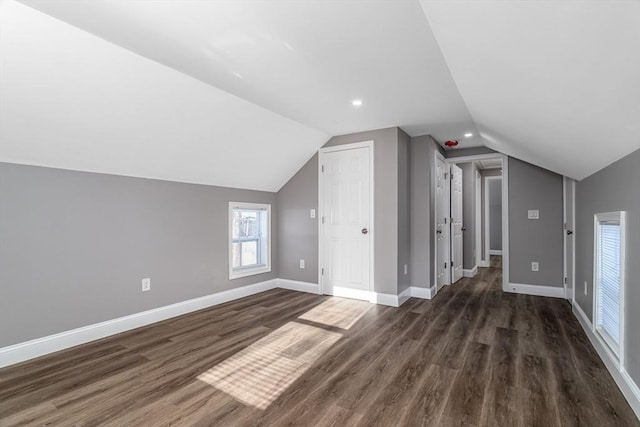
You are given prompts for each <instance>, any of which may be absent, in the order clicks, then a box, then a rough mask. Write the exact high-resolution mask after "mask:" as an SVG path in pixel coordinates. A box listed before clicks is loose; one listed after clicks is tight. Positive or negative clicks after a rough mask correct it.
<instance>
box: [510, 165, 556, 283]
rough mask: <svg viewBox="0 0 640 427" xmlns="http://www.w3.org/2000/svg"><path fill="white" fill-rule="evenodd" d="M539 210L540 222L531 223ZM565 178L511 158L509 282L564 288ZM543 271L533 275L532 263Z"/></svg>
mask: <svg viewBox="0 0 640 427" xmlns="http://www.w3.org/2000/svg"><path fill="white" fill-rule="evenodd" d="M529 209H538V210H539V211H540V219H538V220H530V219H527V211H528V210H529ZM562 210H563V207H562V176H560V175H558V174H556V173H553V172H551V171H548V170H546V169H542V168H539V167H537V166H534V165H531V164H529V163H525V162H523V161H520V160H517V159H514V158H512V157H509V256H510V258H509V275H510V276H509V281H510V282H511V283H522V284H529V285H543V286H553V287H562V286H563V285H562V283H563V274H564V272H563V256H564V254H563V251H562V242H563V234H562V233H563V229H562ZM532 261H538V262H539V263H540V271H538V272H534V271H531V262H532Z"/></svg>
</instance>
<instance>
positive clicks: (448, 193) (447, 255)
mask: <svg viewBox="0 0 640 427" xmlns="http://www.w3.org/2000/svg"><path fill="white" fill-rule="evenodd" d="M438 161H442V162H443V163H444V169H445V173H446V174H447V179H445V188H444V204H445V206H449V199H450V198H451V189H450V185H449V181H450V180H449V179H448V177H449V174H450V173H451V171H449V170H447V166H448V164H447V159H445V158H444V156H443V155H442V154H441V153H440V152H439V151H437V150H436V151H435V152H434V164H433V166H434V167H433V172H432V175H431V181H432V182H431V186H432V188H433V190H434V191H433V194H434V196H435V194H436V191H435V188H436V181H437V175H436V174H437V172H438V168H437V167H436V166H437V163H438ZM433 203H434V220H433V234H432V236H433V239H434V241H435V239H436V236H437V235H438V219H437V214H438V198H437V197H434V200H433ZM447 213H448V210H447V209H445V215H447V217H448V218H451V215H450V214H447ZM449 213H450V212H449ZM447 225H448V226H447V227H443V229H442V232H443V233H446V234H447V235H446V237H445V239H444V262H445V264H446V265H447V266H448V267H450V266H451V262H450V260H451V256H450V254H451V251H450V244H451V237H450V232H449V231H450V228H449V226H450V224H449V221H448V222H447ZM433 266H434V269H433V283H434V284H435V287H436V293H438V268H439V267H438V266H439V263H438V243H437V241H435V244H434V246H433ZM450 271H451V270H450V268H448V269H447V273H446V274H445V276H446V279H447V280H446V283H445V284H444V285H448V284H450V283H451V273H450ZM444 285H443V286H444Z"/></svg>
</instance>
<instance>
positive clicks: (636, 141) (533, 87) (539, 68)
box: [422, 1, 640, 179]
mask: <svg viewBox="0 0 640 427" xmlns="http://www.w3.org/2000/svg"><path fill="white" fill-rule="evenodd" d="M422 6H423V8H424V11H425V15H426V16H427V18H428V21H429V24H430V26H431V28H432V29H433V32H434V34H435V36H436V38H437V40H438V43H439V45H440V48H441V49H442V52H443V54H444V57H445V59H446V61H447V64H448V65H449V69H450V70H451V73H452V75H453V78H454V80H455V82H456V84H457V86H458V88H459V89H460V92H461V93H462V96H463V98H464V100H465V103H466V105H467V107H468V109H469V112H470V114H471V116H472V117H473V120H474V121H475V123H476V125H477V127H478V130H479V131H480V134H481V135H482V137H483V138H484V140H485V141H486V145H487V146H489V147H490V148H493V149H495V150H498V151H501V152H503V153H506V154H509V155H513V156H514V157H518V158H520V159H522V160H525V161H528V162H530V163H534V164H537V165H540V166H543V167H545V168H547V169H550V170H552V171H555V172H558V173H561V174H563V175H567V176H569V177H572V178H575V179H583V178H585V177H587V176H588V175H590V174H592V173H594V172H596V171H598V170H599V169H601V168H603V167H605V166H607V165H608V164H610V163H612V162H613V161H615V160H618V159H620V158H621V157H624V156H625V155H627V154H629V153H631V152H632V151H635V150H636V149H638V148H640V2H638V1H473V2H469V1H423V2H422Z"/></svg>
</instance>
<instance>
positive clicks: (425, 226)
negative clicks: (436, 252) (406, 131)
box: [409, 136, 434, 288]
mask: <svg viewBox="0 0 640 427" xmlns="http://www.w3.org/2000/svg"><path fill="white" fill-rule="evenodd" d="M432 144H434V143H433V142H432V141H431V140H430V139H429V137H426V136H425V137H418V138H411V142H410V145H409V161H410V164H411V165H410V167H409V172H410V178H409V193H410V197H409V208H410V211H411V212H410V220H411V226H410V230H411V241H410V245H411V262H410V263H409V270H410V274H411V284H412V286H416V287H420V288H429V287H430V286H431V282H432V280H431V275H430V272H431V268H430V265H431V264H430V262H431V253H432V252H431V251H430V236H431V228H429V227H430V226H431V174H432V172H431V169H430V167H429V153H431V155H432V156H433V152H432V151H430V150H429V148H428V147H429V146H431V145H432Z"/></svg>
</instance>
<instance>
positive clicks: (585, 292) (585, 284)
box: [584, 280, 587, 295]
mask: <svg viewBox="0 0 640 427" xmlns="http://www.w3.org/2000/svg"><path fill="white" fill-rule="evenodd" d="M584 294H585V295H587V281H586V280H585V281H584Z"/></svg>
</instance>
